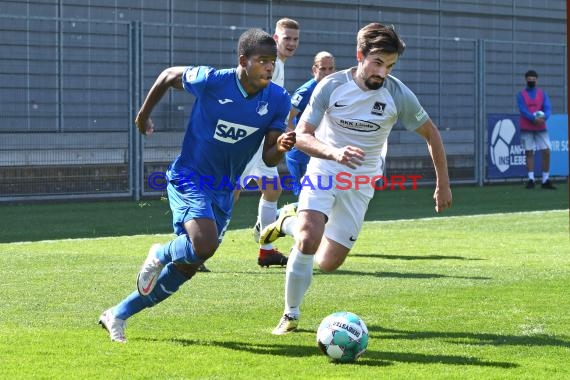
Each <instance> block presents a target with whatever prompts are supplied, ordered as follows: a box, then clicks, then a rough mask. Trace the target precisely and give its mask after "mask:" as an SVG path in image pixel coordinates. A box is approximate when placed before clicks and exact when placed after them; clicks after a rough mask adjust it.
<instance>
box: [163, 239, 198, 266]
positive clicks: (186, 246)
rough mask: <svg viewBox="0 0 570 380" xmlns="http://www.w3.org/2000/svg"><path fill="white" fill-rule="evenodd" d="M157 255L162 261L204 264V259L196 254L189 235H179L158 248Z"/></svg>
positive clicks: (164, 262)
mask: <svg viewBox="0 0 570 380" xmlns="http://www.w3.org/2000/svg"><path fill="white" fill-rule="evenodd" d="M156 257H157V258H158V259H159V260H160V262H161V263H163V264H166V263H170V262H178V263H185V264H194V263H200V264H202V263H203V262H204V260H202V259H201V258H199V257H198V256H196V251H194V247H193V246H192V242H191V241H190V239H189V238H188V235H179V236H178V237H177V238H176V239H174V240H172V241H170V242H168V243H166V244H165V245H163V246H162V247H160V248H159V249H158V251H157V252H156Z"/></svg>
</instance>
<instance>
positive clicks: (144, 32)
mask: <svg viewBox="0 0 570 380" xmlns="http://www.w3.org/2000/svg"><path fill="white" fill-rule="evenodd" d="M0 20H1V22H2V33H3V34H4V36H5V38H3V39H2V41H1V42H0V201H17V200H32V199H49V198H93V197H132V198H134V199H139V197H141V196H150V195H157V191H155V190H154V189H153V188H151V187H150V186H149V184H148V183H147V180H148V177H149V175H150V174H151V173H153V172H155V171H164V170H165V168H166V166H167V164H168V163H169V162H170V161H172V160H173V159H174V157H175V156H176V155H177V154H178V151H179V149H180V145H181V140H182V134H183V132H184V129H185V127H186V122H187V117H188V114H189V112H190V110H191V107H192V104H193V99H192V97H191V96H189V95H188V94H186V93H185V92H176V91H171V92H170V93H169V94H168V97H167V98H165V99H163V101H162V102H161V103H160V104H159V106H158V107H157V108H156V109H155V111H154V113H153V115H152V117H153V119H154V121H155V124H156V126H157V132H155V133H154V134H153V135H152V136H151V137H148V138H147V137H142V136H140V135H139V134H138V133H136V131H135V128H134V126H133V122H132V120H133V119H134V115H135V112H136V111H137V109H138V107H139V106H140V104H141V103H142V100H143V96H144V95H145V94H146V92H147V91H148V89H149V88H150V86H151V85H152V83H153V82H154V79H155V78H156V76H157V75H158V73H159V72H160V71H161V70H163V69H164V68H166V67H168V66H172V65H185V64H201V65H202V64H204V65H212V66H215V67H233V66H235V65H236V56H235V46H236V44H237V39H238V37H239V35H240V34H241V32H242V31H243V30H244V28H239V27H233V26H229V25H224V26H204V25H188V24H184V25H181V24H172V23H169V24H165V23H141V22H140V21H133V22H116V21H112V22H111V21H93V20H81V19H77V18H74V19H65V18H42V17H17V16H13V17H12V16H3V17H1V18H0ZM326 33H327V35H326V38H327V41H328V43H330V44H331V46H334V50H335V55H336V57H337V66H338V67H339V68H344V67H348V66H350V65H353V64H354V49H355V46H354V38H355V37H354V33H353V32H350V33H341V32H331V31H327V32H326ZM403 38H404V40H405V41H406V44H407V49H406V52H405V54H404V56H403V57H402V59H401V60H400V61H399V62H398V65H397V66H396V69H395V70H394V72H393V74H394V75H396V76H397V77H399V78H400V79H402V80H403V81H404V82H405V83H406V84H407V85H408V86H409V87H410V88H411V89H412V90H414V91H415V93H416V94H417V95H418V97H419V99H420V101H421V102H422V104H423V105H424V107H425V108H426V110H427V111H428V113H429V114H430V116H431V117H432V119H433V120H434V121H435V122H436V124H437V125H438V126H439V128H440V130H441V133H442V136H443V138H444V141H445V143H446V149H447V153H448V161H449V170H450V175H451V178H452V180H453V182H454V183H460V182H461V183H479V184H482V183H483V182H484V179H485V151H486V149H485V138H486V137H485V130H486V116H485V115H486V114H487V113H492V112H514V111H515V109H516V108H515V107H516V104H515V101H514V96H515V94H516V92H517V91H519V90H520V88H521V87H522V85H523V78H522V73H524V71H526V70H527V69H528V68H529V64H532V63H533V62H534V61H535V60H536V55H538V56H541V57H549V58H548V59H549V62H548V65H549V70H548V73H547V74H546V75H542V76H541V78H540V79H541V86H542V87H544V88H546V89H547V90H548V92H549V94H550V96H551V99H552V100H553V106H554V109H555V111H556V112H557V113H565V112H567V110H566V104H567V102H566V96H567V95H566V94H567V91H566V90H567V89H566V87H567V82H568V80H567V79H568V78H567V77H566V60H565V57H566V46H565V45H562V44H547V43H540V44H531V43H527V44H525V45H524V46H523V45H522V44H520V43H517V42H512V41H494V40H482V39H478V40H476V39H464V38H461V39H460V38H439V37H417V36H415V37H409V36H403ZM322 39H323V31H321V30H319V31H316V30H306V29H303V44H304V45H310V46H315V51H317V47H318V46H319V44H320V41H322ZM318 50H320V49H318ZM313 54H314V52H311V53H310V54H307V55H305V56H304V57H299V58H297V57H295V58H293V59H292V60H291V64H293V63H294V62H295V60H298V61H299V62H301V61H304V62H307V64H306V65H305V66H302V67H301V66H300V65H299V64H298V63H297V64H295V65H297V66H298V67H295V65H292V67H293V69H292V70H291V71H290V69H289V68H288V73H289V72H291V73H293V74H292V75H291V76H289V79H288V82H287V83H286V86H287V87H288V89H289V90H290V91H292V90H294V89H295V88H296V87H297V86H298V85H300V84H301V83H303V82H304V81H305V80H307V78H308V77H309V75H310V73H309V67H310V64H308V62H310V60H311V59H312V55H313ZM288 65H289V61H288ZM288 67H290V66H288ZM389 146H390V149H389V152H388V161H387V170H388V173H394V174H396V173H397V174H403V175H405V174H420V175H422V176H423V178H424V181H427V182H429V181H433V178H434V173H433V168H432V164H431V160H430V159H429V156H428V154H427V150H426V148H425V142H423V140H422V139H421V138H419V137H418V136H416V135H415V134H414V133H409V132H407V131H404V130H403V128H401V127H399V126H396V128H395V130H394V131H393V133H392V135H391V136H390V140H389Z"/></svg>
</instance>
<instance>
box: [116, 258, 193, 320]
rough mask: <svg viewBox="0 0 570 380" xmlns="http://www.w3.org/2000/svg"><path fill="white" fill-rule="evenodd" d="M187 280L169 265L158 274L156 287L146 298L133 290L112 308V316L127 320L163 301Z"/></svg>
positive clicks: (172, 265)
mask: <svg viewBox="0 0 570 380" xmlns="http://www.w3.org/2000/svg"><path fill="white" fill-rule="evenodd" d="M188 280H189V278H188V277H186V276H185V275H183V274H182V273H181V272H180V271H179V270H178V269H176V267H175V266H174V264H172V263H169V264H168V265H166V266H165V267H164V268H163V269H162V272H160V276H159V277H158V280H157V282H156V286H155V287H154V289H153V290H152V292H151V293H150V294H149V295H148V296H146V297H143V296H141V295H140V294H139V292H137V291H136V290H135V291H134V292H132V293H131V294H129V295H128V296H127V297H126V298H125V299H124V300H122V301H121V302H119V303H118V304H117V306H115V307H114V308H113V310H112V312H113V315H114V316H115V317H117V318H119V319H127V318H129V317H131V316H133V315H135V314H136V313H138V312H139V311H141V310H143V309H146V308H147V307H152V306H154V305H156V304H157V303H160V302H162V301H164V300H165V299H167V298H168V297H170V296H171V295H172V294H174V293H175V292H176V291H177V290H178V288H180V285H182V284H183V283H185V282H186V281H188Z"/></svg>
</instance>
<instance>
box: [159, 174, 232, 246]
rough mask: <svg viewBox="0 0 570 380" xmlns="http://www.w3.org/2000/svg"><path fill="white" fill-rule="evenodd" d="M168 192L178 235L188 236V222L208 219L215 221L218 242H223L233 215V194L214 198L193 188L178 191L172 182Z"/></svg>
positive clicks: (174, 226)
mask: <svg viewBox="0 0 570 380" xmlns="http://www.w3.org/2000/svg"><path fill="white" fill-rule="evenodd" d="M166 190H167V192H168V203H169V204H170V209H171V210H172V227H173V228H174V233H175V234H176V235H182V234H187V232H186V229H185V228H184V223H186V222H187V221H189V220H192V219H198V218H206V219H212V220H214V222H215V223H216V227H217V229H218V242H219V243H221V242H222V238H223V237H224V233H225V232H226V229H227V228H228V224H230V218H231V215H232V206H233V192H231V191H230V192H227V194H225V193H223V194H219V195H218V196H214V195H211V194H209V193H207V192H205V191H203V190H199V189H196V188H193V187H192V186H184V188H183V189H177V188H176V186H175V185H174V184H173V183H172V182H169V183H168V186H167V188H166Z"/></svg>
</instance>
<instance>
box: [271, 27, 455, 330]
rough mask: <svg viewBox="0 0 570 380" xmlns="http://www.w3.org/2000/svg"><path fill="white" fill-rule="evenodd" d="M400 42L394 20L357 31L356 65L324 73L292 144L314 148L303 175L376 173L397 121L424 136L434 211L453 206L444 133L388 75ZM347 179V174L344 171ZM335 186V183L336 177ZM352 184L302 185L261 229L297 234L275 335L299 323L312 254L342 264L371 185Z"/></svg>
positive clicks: (329, 267) (324, 263)
mask: <svg viewBox="0 0 570 380" xmlns="http://www.w3.org/2000/svg"><path fill="white" fill-rule="evenodd" d="M404 49H405V45H404V43H403V41H402V40H401V39H400V38H399V36H398V34H397V33H396V31H395V30H394V28H393V26H384V25H382V24H378V23H372V24H369V25H367V26H365V27H364V28H362V29H361V30H360V31H359V32H358V35H357V49H356V59H357V61H358V65H357V66H356V67H353V68H351V69H348V70H343V71H339V72H337V73H334V74H331V75H329V76H327V77H326V78H324V79H323V80H322V81H321V82H319V84H318V85H317V87H316V88H315V91H314V92H313V96H312V98H311V101H310V102H309V105H308V107H307V108H306V109H305V112H303V115H302V117H301V121H300V122H299V124H298V125H297V128H296V130H295V131H296V132H297V143H296V147H297V148H299V149H301V150H303V151H305V152H306V153H308V154H309V155H311V156H312V157H311V160H310V161H309V165H308V167H307V174H306V177H305V178H309V179H310V180H311V183H312V184H317V183H318V179H319V178H321V179H322V177H326V178H333V179H335V176H336V175H337V174H338V173H339V172H345V173H347V175H350V176H351V178H354V177H355V176H356V175H359V176H363V177H367V176H368V178H373V177H374V176H376V175H379V174H382V173H378V171H379V167H380V165H379V163H380V160H381V157H382V150H383V148H384V146H385V144H386V142H387V139H388V135H389V134H390V131H391V129H392V127H393V126H394V124H395V123H396V121H398V120H400V122H401V123H402V124H403V125H404V127H405V128H406V129H408V130H410V131H415V132H416V133H418V134H419V135H420V136H422V137H423V138H424V139H425V140H426V143H427V147H428V151H429V154H430V156H431V158H432V160H433V164H434V167H435V173H436V186H435V192H434V195H433V199H434V201H435V211H436V212H438V213H439V212H442V211H443V210H444V209H446V208H448V207H451V203H452V195H451V189H450V184H449V176H448V171H447V159H446V156H445V149H444V146H443V142H442V139H441V136H440V134H439V132H438V130H437V127H436V126H435V125H434V123H433V122H432V120H431V119H430V118H429V116H428V114H427V113H426V112H425V110H424V109H423V108H422V106H421V105H420V103H419V101H418V99H417V98H416V96H415V95H414V94H413V92H412V91H411V90H410V89H409V88H408V87H406V86H405V85H404V84H403V83H402V82H401V81H400V80H398V79H397V78H395V77H393V76H391V75H389V74H390V72H391V70H392V68H393V67H394V65H395V64H396V62H397V61H398V58H399V56H400V55H401V54H402V53H403V51H404ZM345 178H347V177H345ZM336 184H337V185H338V182H337V183H336ZM352 185H353V186H352V187H351V188H350V189H346V184H345V183H343V186H342V188H344V189H345V190H342V189H339V187H336V186H334V184H333V186H332V187H331V188H330V189H328V190H326V189H319V188H318V187H315V188H314V189H313V188H311V187H309V186H307V187H305V186H303V188H302V190H301V194H300V197H299V206H298V214H297V216H295V213H294V212H293V210H290V209H289V210H286V209H285V208H284V210H282V211H281V214H280V216H279V219H278V220H277V221H276V222H274V223H273V224H272V225H270V226H269V227H267V228H266V229H265V230H263V231H262V233H261V241H273V240H275V239H276V238H278V237H280V236H284V234H288V235H293V236H295V240H296V241H295V245H294V247H293V249H292V250H291V254H290V256H289V262H288V264H287V270H286V276H285V311H284V314H283V317H282V318H281V320H280V322H279V324H278V325H277V327H276V328H275V329H274V330H273V334H275V335H282V334H286V333H288V332H290V331H293V330H295V329H296V328H297V326H298V323H299V315H300V309H299V308H300V305H301V302H302V300H303V297H304V295H305V293H306V291H307V290H308V288H309V286H310V284H311V281H312V276H313V261H314V262H315V263H317V265H318V266H319V267H320V269H322V270H323V271H326V272H332V271H334V270H336V269H337V268H339V267H340V266H341V265H342V263H343V262H344V260H345V259H346V256H347V255H348V253H349V251H350V249H351V248H352V246H353V244H354V242H355V241H356V239H357V238H358V233H359V232H360V229H361V227H362V223H363V221H364V214H365V213H366V210H367V208H368V203H369V201H370V199H372V196H373V195H374V188H373V187H372V186H371V185H370V186H362V185H361V187H360V189H358V188H357V187H356V184H355V183H353V184H352Z"/></svg>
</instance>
